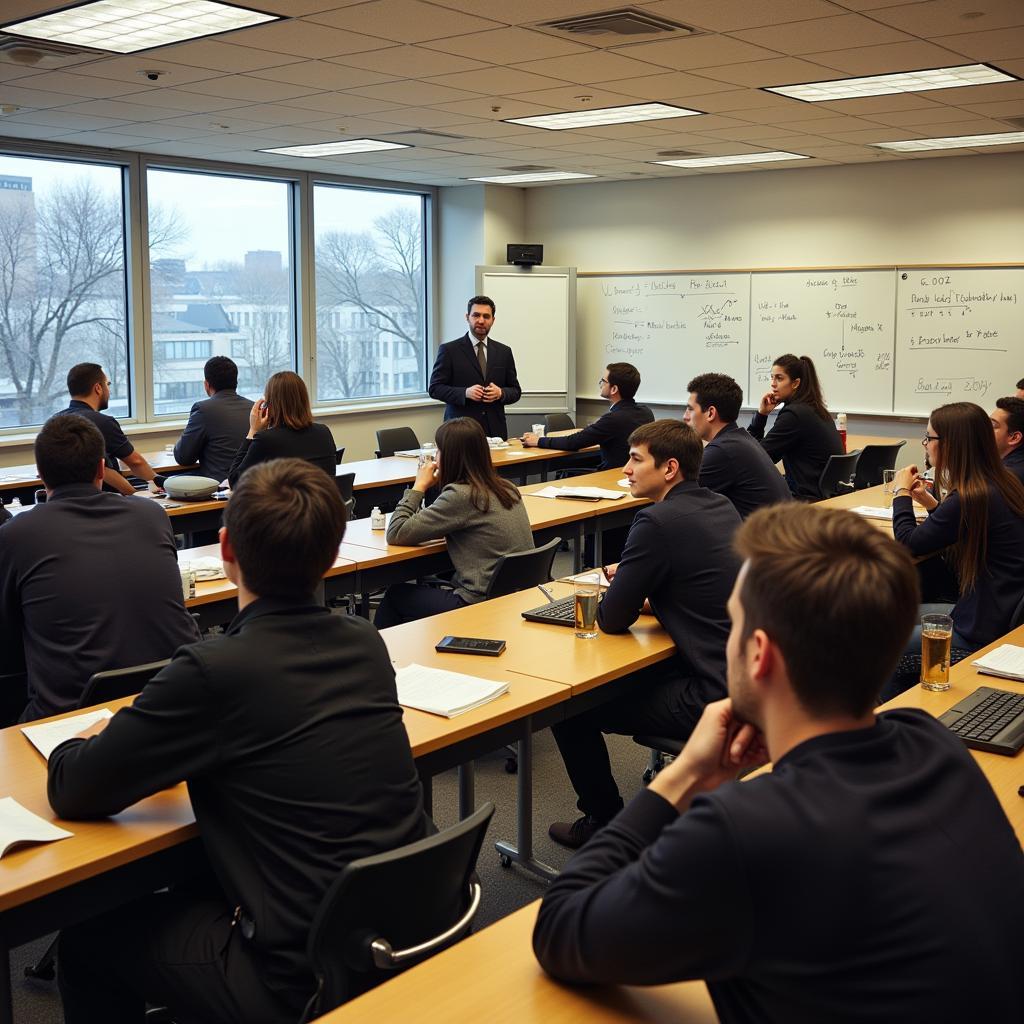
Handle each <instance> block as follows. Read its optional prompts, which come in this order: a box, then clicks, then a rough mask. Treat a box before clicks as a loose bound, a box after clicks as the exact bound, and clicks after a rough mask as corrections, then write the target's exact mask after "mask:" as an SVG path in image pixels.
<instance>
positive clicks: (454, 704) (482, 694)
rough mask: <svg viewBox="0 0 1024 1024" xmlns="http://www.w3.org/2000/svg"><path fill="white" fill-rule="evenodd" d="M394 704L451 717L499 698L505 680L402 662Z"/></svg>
mask: <svg viewBox="0 0 1024 1024" xmlns="http://www.w3.org/2000/svg"><path fill="white" fill-rule="evenodd" d="M395 682H396V684H397V687H398V703H399V704H401V705H402V706H403V707H407V708H416V709H417V710H418V711H427V712H429V713H430V714H432V715H441V716H442V717H444V718H454V717H455V716H456V715H462V714H465V713H466V712H467V711H472V710H473V708H478V707H480V706H481V705H483V704H487V703H488V702H489V701H492V700H494V699H495V698H496V697H500V696H501V695H502V694H503V693H506V692H507V691H508V683H496V682H494V681H492V680H490V679H478V678H477V677H476V676H467V675H463V674H462V673H461V672H449V671H448V670H447V669H441V668H427V667H426V666H425V665H416V664H412V665H406V666H405V667H404V668H400V669H399V670H398V671H397V672H396V673H395Z"/></svg>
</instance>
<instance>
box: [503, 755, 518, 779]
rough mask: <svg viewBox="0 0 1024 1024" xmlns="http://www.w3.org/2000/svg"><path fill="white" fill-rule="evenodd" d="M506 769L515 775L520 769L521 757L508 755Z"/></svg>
mask: <svg viewBox="0 0 1024 1024" xmlns="http://www.w3.org/2000/svg"><path fill="white" fill-rule="evenodd" d="M505 771H506V773H507V774H509V775H515V774H516V773H517V772H518V771H519V759H518V758H515V757H506V758H505Z"/></svg>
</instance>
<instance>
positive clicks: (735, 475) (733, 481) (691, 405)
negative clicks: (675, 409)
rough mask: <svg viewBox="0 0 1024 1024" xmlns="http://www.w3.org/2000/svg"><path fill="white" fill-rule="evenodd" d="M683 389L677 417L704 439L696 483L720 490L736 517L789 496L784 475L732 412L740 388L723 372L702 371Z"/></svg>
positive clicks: (740, 396) (740, 397) (740, 394)
mask: <svg viewBox="0 0 1024 1024" xmlns="http://www.w3.org/2000/svg"><path fill="white" fill-rule="evenodd" d="M686 390H687V391H689V393H690V396H689V398H688V399H687V402H686V413H685V414H684V415H683V422H684V423H688V424H689V425H690V426H691V427H693V429H694V430H696V431H697V436H698V437H699V438H700V439H701V440H702V441H704V442H705V444H706V447H705V449H704V458H703V459H702V460H701V464H700V485H701V487H708V488H710V489H711V490H712V491H716V492H717V493H718V494H723V495H725V497H727V498H728V499H729V500H730V501H731V502H732V503H733V504H734V505H735V506H736V511H737V512H739V514H740V518H741V519H746V518H747V516H749V515H750V513H751V512H754V511H756V510H757V509H759V508H761V507H762V506H763V505H774V504H775V503H776V502H777V501H789V500H790V499H791V498H792V494H790V492H789V487H788V485H787V484H786V478H785V477H784V476H783V475H782V474H781V473H780V472H779V471H778V470H777V469H776V468H775V464H774V463H773V462H772V460H771V459H770V458H769V457H768V453H767V452H766V451H765V450H764V448H762V447H761V445H760V443H759V442H758V441H755V440H754V438H752V437H751V436H750V434H748V433H747V432H746V431H745V430H744V429H743V428H742V427H738V426H736V417H737V416H739V414H740V406H741V405H742V404H743V389H742V388H741V387H740V386H739V384H737V383H736V381H734V380H733V379H732V377H727V376H726V375H725V374H724V373H702V374H701V375H700V376H699V377H694V378H693V380H691V381H690V383H689V384H687V385H686Z"/></svg>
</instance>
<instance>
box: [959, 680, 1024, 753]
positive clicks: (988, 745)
mask: <svg viewBox="0 0 1024 1024" xmlns="http://www.w3.org/2000/svg"><path fill="white" fill-rule="evenodd" d="M939 721H940V722H942V724H943V725H945V726H947V727H948V728H949V729H951V730H952V731H953V732H955V733H956V734H957V736H959V737H960V739H962V740H963V741H964V743H966V744H967V746H969V747H973V748H974V749H975V750H988V751H990V752H991V753H993V754H1008V755H1009V756H1010V757H1012V756H1013V755H1014V754H1016V753H1017V752H1018V751H1019V750H1020V749H1021V747H1024V693H1012V692H1011V691H1009V690H996V689H994V688H993V687H991V686H979V687H978V688H977V689H976V690H975V691H974V692H973V693H972V694H970V695H969V696H967V697H964V699H963V700H961V701H959V702H958V703H956V704H954V705H953V707H951V708H950V709H949V710H948V711H947V712H946V713H945V714H944V715H940V716H939Z"/></svg>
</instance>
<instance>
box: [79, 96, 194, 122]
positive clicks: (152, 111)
mask: <svg viewBox="0 0 1024 1024" xmlns="http://www.w3.org/2000/svg"><path fill="white" fill-rule="evenodd" d="M66 109H67V110H71V111H77V112H78V113H81V114H91V115H92V116H94V117H114V118H117V119H118V120H120V121H158V120H160V119H162V118H165V117H167V118H170V117H175V116H176V115H180V114H183V113H185V111H183V110H161V109H159V108H157V107H144V106H142V105H141V104H138V103H126V102H123V101H121V100H88V101H86V102H83V103H75V104H71V105H69V106H68V107H67V108H66Z"/></svg>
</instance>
